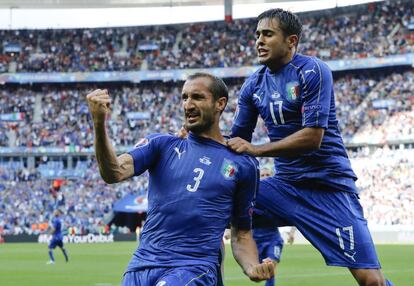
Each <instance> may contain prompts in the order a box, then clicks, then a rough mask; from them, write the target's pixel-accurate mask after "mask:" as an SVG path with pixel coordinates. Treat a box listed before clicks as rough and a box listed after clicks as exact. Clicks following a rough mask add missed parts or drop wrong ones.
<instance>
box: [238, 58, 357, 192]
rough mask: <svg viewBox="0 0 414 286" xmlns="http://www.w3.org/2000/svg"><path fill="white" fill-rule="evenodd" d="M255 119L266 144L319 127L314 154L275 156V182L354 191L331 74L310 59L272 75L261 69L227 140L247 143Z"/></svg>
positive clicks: (250, 83)
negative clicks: (259, 119)
mask: <svg viewBox="0 0 414 286" xmlns="http://www.w3.org/2000/svg"><path fill="white" fill-rule="evenodd" d="M258 115H260V116H261V117H262V118H263V120H264V122H265V125H266V127H267V130H268V135H269V138H270V141H278V140H281V139H283V138H285V137H287V136H289V135H291V134H293V133H295V132H297V131H299V130H301V129H303V128H305V127H318V128H324V129H325V133H324V136H323V140H322V144H321V147H320V149H319V150H316V151H313V152H308V153H304V154H302V155H300V156H295V157H294V156H292V157H276V158H275V171H276V176H277V177H278V178H279V179H284V180H288V181H290V182H304V181H307V180H312V181H313V183H320V184H324V185H329V186H333V187H334V188H335V189H336V190H344V191H351V192H354V191H356V188H349V186H350V185H355V184H354V181H355V180H356V175H355V174H354V172H353V171H352V169H351V164H350V161H349V159H348V156H347V154H346V150H345V146H344V143H343V141H342V137H341V133H340V131H339V128H338V121H337V119H336V109H335V99H334V91H333V79H332V73H331V71H330V69H329V67H328V66H327V65H326V64H325V63H324V62H322V61H320V60H319V59H317V58H314V57H308V56H303V55H300V54H296V55H295V56H294V57H293V59H292V60H291V61H290V62H289V63H288V64H286V65H285V66H283V67H282V68H280V69H279V70H278V71H277V72H275V73H273V72H271V71H270V70H269V69H268V68H267V67H265V66H264V67H261V68H260V69H259V70H257V71H256V72H255V73H254V74H253V75H251V76H250V77H249V78H248V79H247V80H246V82H245V84H244V85H243V87H242V89H241V91H240V94H239V102H238V112H237V115H236V118H235V122H234V125H233V128H232V137H237V136H238V137H241V138H243V139H245V140H248V141H251V139H252V132H253V130H254V128H255V126H256V122H257V117H258Z"/></svg>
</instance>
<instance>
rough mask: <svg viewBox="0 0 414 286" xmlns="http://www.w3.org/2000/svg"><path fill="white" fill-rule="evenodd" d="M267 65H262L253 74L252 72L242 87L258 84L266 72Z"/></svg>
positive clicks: (251, 86)
mask: <svg viewBox="0 0 414 286" xmlns="http://www.w3.org/2000/svg"><path fill="white" fill-rule="evenodd" d="M266 69H267V68H266V66H260V67H259V68H258V69H257V70H256V71H255V72H254V73H253V74H251V75H250V76H249V77H248V78H247V79H246V81H245V82H244V84H243V86H242V89H246V88H253V87H254V86H256V85H257V83H258V82H259V81H260V79H261V78H263V76H264V75H265V74H266Z"/></svg>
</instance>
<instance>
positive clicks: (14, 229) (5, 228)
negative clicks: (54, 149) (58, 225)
mask: <svg viewBox="0 0 414 286" xmlns="http://www.w3.org/2000/svg"><path fill="white" fill-rule="evenodd" d="M13 169H14V170H13ZM82 173H83V175H82V176H81V177H78V178H76V179H70V180H63V181H64V182H63V183H62V184H61V185H59V186H58V187H56V186H54V181H55V180H48V179H44V178H41V176H40V174H39V172H38V171H36V169H33V170H27V169H25V168H24V167H22V168H12V167H11V166H10V165H9V164H0V196H1V198H2V199H1V202H0V235H7V234H13V235H17V234H23V233H24V234H40V233H48V229H47V224H48V222H49V221H50V220H51V219H52V216H53V211H54V210H55V209H56V208H59V209H61V210H62V211H63V213H64V216H63V217H62V219H63V222H64V226H65V229H66V230H68V229H69V228H71V233H72V234H88V233H103V232H104V231H105V226H106V224H107V223H108V222H109V220H110V218H111V214H112V205H113V203H114V202H115V201H117V200H119V199H121V198H122V197H124V196H125V195H127V194H130V193H134V194H145V191H146V189H147V180H146V177H145V176H144V177H136V178H133V180H132V181H128V182H125V183H121V184H117V185H107V184H105V183H104V182H103V180H102V179H101V178H100V176H99V171H98V170H97V166H96V165H95V163H93V162H90V164H89V165H88V166H87V168H85V169H83V170H82ZM25 174H26V175H25ZM44 225H46V227H45V226H44Z"/></svg>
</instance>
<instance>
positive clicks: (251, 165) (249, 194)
mask: <svg viewBox="0 0 414 286" xmlns="http://www.w3.org/2000/svg"><path fill="white" fill-rule="evenodd" d="M246 160H247V161H248V162H247V163H245V164H243V167H242V168H241V172H240V174H239V178H238V179H239V181H238V184H237V190H236V192H235V197H234V207H233V214H232V222H231V223H232V225H233V226H235V227H237V228H239V229H251V227H252V213H253V202H254V200H255V198H256V191H257V188H258V186H259V168H258V162H257V160H256V159H254V158H252V157H246Z"/></svg>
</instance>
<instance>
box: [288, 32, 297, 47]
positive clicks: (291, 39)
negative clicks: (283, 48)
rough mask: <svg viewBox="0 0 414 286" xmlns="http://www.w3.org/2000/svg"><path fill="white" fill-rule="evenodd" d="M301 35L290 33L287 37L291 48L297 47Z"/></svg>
mask: <svg viewBox="0 0 414 286" xmlns="http://www.w3.org/2000/svg"><path fill="white" fill-rule="evenodd" d="M298 41H299V37H298V35H290V36H288V37H287V42H288V45H289V48H290V49H292V48H295V47H296V46H297V45H298Z"/></svg>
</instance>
